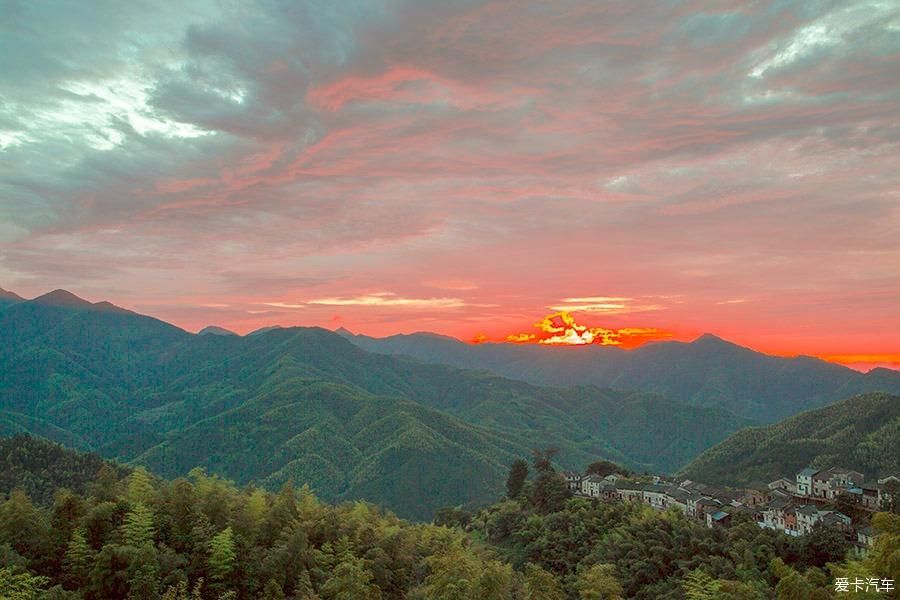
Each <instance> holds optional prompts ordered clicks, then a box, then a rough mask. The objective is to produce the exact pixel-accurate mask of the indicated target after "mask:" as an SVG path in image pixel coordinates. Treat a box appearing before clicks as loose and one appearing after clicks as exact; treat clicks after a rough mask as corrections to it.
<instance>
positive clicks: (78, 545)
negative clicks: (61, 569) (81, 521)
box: [63, 528, 94, 588]
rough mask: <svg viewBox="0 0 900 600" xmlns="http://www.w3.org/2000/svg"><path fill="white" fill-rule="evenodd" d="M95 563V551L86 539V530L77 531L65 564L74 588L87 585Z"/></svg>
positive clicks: (73, 536) (64, 561)
mask: <svg viewBox="0 0 900 600" xmlns="http://www.w3.org/2000/svg"><path fill="white" fill-rule="evenodd" d="M93 562H94V551H93V550H91V547H90V546H89V545H88V543H87V540H86V539H85V537H84V529H83V528H79V529H76V530H75V531H74V532H73V533H72V539H71V540H69V545H68V547H67V548H66V555H65V558H64V560H63V564H64V566H65V569H66V573H67V574H68V579H69V580H70V583H71V585H72V587H75V588H77V587H80V586H82V585H84V584H85V583H87V580H88V576H89V574H90V571H91V565H92V564H93Z"/></svg>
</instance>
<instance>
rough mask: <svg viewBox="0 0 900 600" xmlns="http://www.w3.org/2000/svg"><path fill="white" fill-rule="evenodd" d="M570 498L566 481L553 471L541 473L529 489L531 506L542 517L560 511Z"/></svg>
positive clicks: (570, 494) (570, 493) (570, 492)
mask: <svg viewBox="0 0 900 600" xmlns="http://www.w3.org/2000/svg"><path fill="white" fill-rule="evenodd" d="M571 496H572V491H571V490H570V489H569V486H568V485H567V484H566V480H565V479H563V477H562V475H560V474H559V473H555V472H553V471H546V470H545V471H541V472H540V474H539V475H538V476H537V479H535V480H534V485H533V486H532V488H531V504H532V506H534V509H535V510H536V511H537V512H538V513H540V514H542V515H546V514H550V513H553V512H557V511H560V510H562V509H563V507H564V506H565V504H566V500H568V499H569V498H570V497H571Z"/></svg>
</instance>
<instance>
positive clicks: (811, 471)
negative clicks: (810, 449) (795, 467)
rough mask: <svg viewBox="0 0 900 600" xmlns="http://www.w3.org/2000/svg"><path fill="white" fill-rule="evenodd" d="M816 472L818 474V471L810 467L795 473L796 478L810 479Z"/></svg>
mask: <svg viewBox="0 0 900 600" xmlns="http://www.w3.org/2000/svg"><path fill="white" fill-rule="evenodd" d="M818 472H819V470H818V469H813V468H812V467H806V468H805V469H803V470H802V471H800V472H799V473H797V477H812V476H813V475H815V474H816V473H818Z"/></svg>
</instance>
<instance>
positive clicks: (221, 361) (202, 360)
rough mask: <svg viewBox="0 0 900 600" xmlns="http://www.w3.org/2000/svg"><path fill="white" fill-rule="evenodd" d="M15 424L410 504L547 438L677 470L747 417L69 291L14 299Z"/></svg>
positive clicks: (4, 398) (136, 459)
mask: <svg viewBox="0 0 900 600" xmlns="http://www.w3.org/2000/svg"><path fill="white" fill-rule="evenodd" d="M0 332H2V335H3V342H4V343H3V344H2V347H0V434H5V435H9V434H13V433H18V432H29V433H33V434H35V435H40V436H42V437H46V438H49V439H52V440H56V441H59V442H61V443H64V444H66V445H69V446H72V447H77V448H81V449H93V450H97V451H98V452H99V453H100V454H101V455H103V456H105V457H108V458H117V459H120V460H123V461H130V462H133V463H139V464H145V465H147V466H148V467H150V468H151V469H152V470H154V471H155V472H157V473H159V474H160V475H163V476H166V477H174V476H178V475H183V474H184V473H185V472H186V471H187V470H188V469H190V468H193V467H195V466H203V467H206V468H207V469H209V470H210V471H211V472H215V473H218V474H221V475H223V476H225V477H228V478H231V479H234V480H236V481H237V482H238V483H244V482H250V481H255V482H260V483H263V484H266V485H269V486H273V487H274V486H277V485H280V484H281V483H282V482H284V481H286V480H288V479H290V478H293V479H294V480H295V481H296V482H297V483H298V484H299V483H302V482H309V483H311V484H312V486H313V487H314V488H315V489H316V490H317V491H318V492H319V494H320V495H321V496H322V497H324V498H326V499H329V500H338V499H345V498H365V499H369V500H373V501H375V502H381V503H383V504H385V505H386V506H388V507H390V508H392V509H393V510H395V511H397V512H398V513H399V514H401V515H404V516H408V517H414V518H428V517H430V516H431V515H432V514H433V511H434V509H435V508H437V507H439V506H442V505H447V504H458V503H466V502H475V501H483V500H488V499H492V498H495V497H496V496H497V495H499V494H500V493H501V492H502V489H503V485H504V481H505V476H506V469H507V467H508V465H509V463H510V462H511V461H512V460H514V459H515V458H518V457H522V456H526V455H527V454H528V452H529V450H530V448H532V447H536V446H557V447H559V448H560V449H561V450H562V452H561V454H560V456H559V461H560V463H561V464H562V465H564V466H571V467H573V468H581V467H583V466H584V465H585V464H587V463H588V462H590V461H592V460H595V459H597V458H601V457H602V458H609V459H613V460H616V461H619V462H623V463H625V464H627V465H628V466H630V467H632V468H636V469H641V470H644V469H646V470H653V471H674V470H675V469H677V468H678V467H680V466H682V465H683V464H685V463H686V462H688V461H689V460H690V459H691V458H693V457H694V456H696V455H697V454H698V453H700V452H701V451H703V450H704V449H706V448H708V447H710V446H712V445H714V444H715V443H717V442H719V441H721V440H723V439H724V438H725V437H726V436H727V435H728V434H729V433H732V432H734V431H736V430H737V429H739V428H741V427H743V426H746V425H748V424H750V422H749V421H748V420H746V419H744V418H741V417H737V416H735V415H733V414H731V413H729V412H728V411H726V410H722V409H720V408H717V407H712V408H707V407H695V406H688V405H685V404H682V403H679V402H675V401H672V400H668V399H666V398H665V397H662V396H660V395H656V394H648V393H634V392H621V391H612V390H607V389H599V388H596V387H593V386H582V387H573V388H566V389H554V388H549V387H544V386H535V385H531V384H528V383H524V382H521V381H514V380H510V379H506V378H503V377H499V376H497V375H493V374H489V373H485V372H473V371H465V370H459V369H456V368H452V367H448V366H444V365H436V364H426V363H423V362H420V361H417V360H413V359H409V358H406V357H392V356H385V355H382V354H375V353H370V352H366V351H364V350H362V349H360V348H358V347H357V346H355V345H353V344H351V343H350V342H349V341H347V340H346V339H344V337H342V336H340V335H338V334H336V333H333V332H329V331H326V330H323V329H319V328H298V327H294V328H276V329H271V330H268V331H264V332H259V333H257V334H256V335H251V336H236V335H195V334H190V333H187V332H185V331H183V330H181V329H179V328H177V327H174V326H172V325H170V324H167V323H164V322H162V321H159V320H157V319H154V318H151V317H147V316H143V315H139V314H136V313H134V312H131V311H127V310H124V309H121V308H118V307H116V306H114V305H112V304H109V303H106V302H99V303H91V302H87V301H85V300H83V299H81V298H78V297H76V296H74V295H72V294H70V293H68V292H65V291H63V290H57V291H55V292H51V293H50V294H46V295H44V296H41V297H39V298H36V299H34V300H29V301H22V300H21V299H20V300H15V299H12V300H10V302H8V303H6V304H5V305H4V306H3V308H0Z"/></svg>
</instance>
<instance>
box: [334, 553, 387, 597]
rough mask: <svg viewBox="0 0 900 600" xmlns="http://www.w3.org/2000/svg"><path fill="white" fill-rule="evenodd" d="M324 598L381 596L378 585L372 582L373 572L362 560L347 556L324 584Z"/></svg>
mask: <svg viewBox="0 0 900 600" xmlns="http://www.w3.org/2000/svg"><path fill="white" fill-rule="evenodd" d="M321 591H322V598H326V599H327V600H354V599H356V598H359V599H360V600H377V599H378V598H381V592H380V590H379V589H378V586H376V585H374V584H372V572H371V571H369V570H368V569H366V568H365V565H364V563H363V561H362V560H360V559H358V558H354V557H352V556H348V557H346V558H345V559H344V560H342V561H341V562H340V563H338V565H337V566H336V567H335V568H334V572H333V573H332V575H331V577H329V578H328V581H326V582H325V585H323V586H322V590H321Z"/></svg>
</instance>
